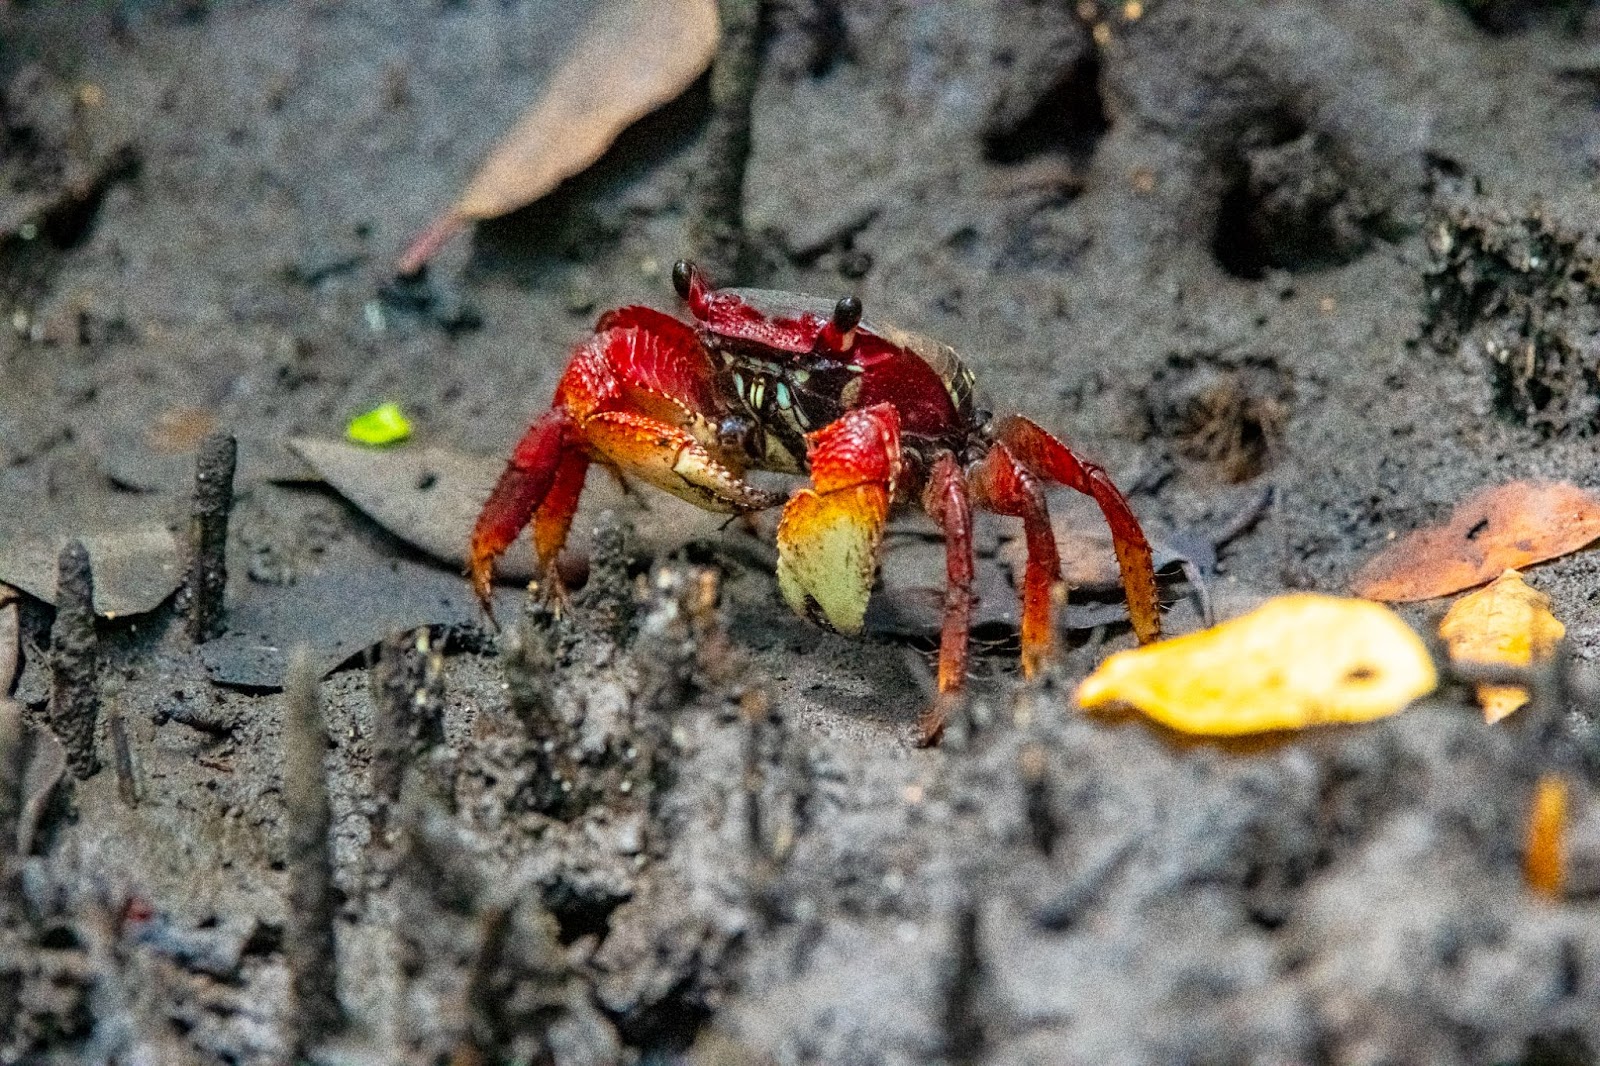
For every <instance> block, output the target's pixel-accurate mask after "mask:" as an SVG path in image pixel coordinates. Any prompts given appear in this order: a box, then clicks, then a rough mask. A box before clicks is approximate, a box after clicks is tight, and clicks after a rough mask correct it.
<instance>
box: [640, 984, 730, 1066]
mask: <svg viewBox="0 0 1600 1066" xmlns="http://www.w3.org/2000/svg"><path fill="white" fill-rule="evenodd" d="M710 1020H711V1010H710V1008H708V1007H706V1006H705V1005H704V1004H702V1003H696V1002H690V1001H688V1000H686V999H685V998H684V997H683V996H682V995H677V996H672V997H669V998H668V999H666V1000H663V1001H662V1002H661V1003H658V1004H656V1005H655V1006H654V1007H652V1008H651V1009H650V1010H648V1011H643V1012H641V1013H639V1014H636V1015H634V1016H632V1017H629V1018H624V1019H618V1020H617V1031H618V1032H619V1033H620V1034H621V1035H622V1040H623V1043H625V1044H627V1045H628V1046H629V1047H635V1048H640V1049H642V1050H643V1051H644V1059H643V1061H645V1062H668V1061H677V1056H679V1055H681V1054H682V1053H683V1052H685V1051H688V1050H689V1048H690V1047H691V1046H692V1045H693V1044H694V1041H695V1037H697V1036H699V1035H700V1030H701V1029H703V1028H704V1027H705V1025H706V1023H707V1022H709V1021H710Z"/></svg>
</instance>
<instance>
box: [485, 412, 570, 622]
mask: <svg viewBox="0 0 1600 1066" xmlns="http://www.w3.org/2000/svg"><path fill="white" fill-rule="evenodd" d="M576 433H577V425H576V423H575V422H574V421H573V419H572V416H571V415H570V414H568V413H567V411H566V410H565V409H564V408H560V407H556V408H553V409H551V410H549V411H546V412H545V413H544V414H543V415H541V416H539V418H538V420H537V421H535V422H534V423H533V425H532V426H530V427H528V432H527V433H525V434H523V436H522V440H520V441H518V442H517V448H516V451H514V452H512V453H511V460H510V462H508V463H506V468H505V470H504V471H503V472H502V473H501V475H500V480H499V481H497V482H495V486H494V491H493V492H491V493H490V494H489V499H488V501H487V502H485V503H484V505H483V510H482V511H480V512H478V521H477V524H476V525H474V526H473V528H472V545H471V549H470V552H469V555H468V569H469V572H470V574H471V576H472V589H473V591H474V592H476V593H477V594H478V600H479V601H480V602H481V603H483V604H484V605H485V607H487V605H488V603H489V583H490V581H491V580H492V579H493V576H494V560H495V557H496V556H498V555H499V554H500V553H501V552H503V551H505V550H506V549H507V548H509V547H510V546H511V544H512V542H513V541H515V540H516V539H517V534H518V533H521V532H522V527H523V526H525V525H527V524H528V519H529V518H531V517H532V516H533V514H534V512H535V511H537V510H539V508H540V505H541V504H542V503H544V502H545V499H546V497H547V495H548V494H549V492H550V487H551V485H552V484H553V483H554V482H555V481H556V480H557V478H556V475H557V471H558V470H559V469H560V468H561V467H562V466H563V463H564V461H565V460H566V459H567V458H568V457H569V456H572V455H574V454H575V455H577V456H578V457H579V458H580V459H582V460H583V463H584V466H585V467H587V466H588V462H589V460H588V456H586V455H584V453H583V452H582V450H581V444H579V443H578V441H577V439H576ZM574 449H580V450H577V451H574ZM571 507H572V509H573V510H576V508H577V498H576V495H575V494H574V496H573V498H572V500H571ZM571 520H572V515H571V513H570V511H569V512H568V513H567V515H566V516H565V518H564V519H563V520H562V524H561V529H562V532H563V533H564V532H565V530H566V523H569V522H571ZM547 521H550V522H553V521H554V513H553V512H552V516H551V518H550V519H547ZM560 547H561V545H560V544H559V543H557V544H556V545H555V549H554V550H553V551H552V552H551V554H552V555H553V554H554V553H555V551H559V550H560ZM540 559H541V561H545V559H544V545H543V544H541V545H540Z"/></svg>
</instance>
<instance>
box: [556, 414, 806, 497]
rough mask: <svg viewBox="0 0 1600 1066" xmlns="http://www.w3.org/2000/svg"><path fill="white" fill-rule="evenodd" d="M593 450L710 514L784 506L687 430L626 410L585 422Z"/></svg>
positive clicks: (614, 463) (617, 466) (585, 428)
mask: <svg viewBox="0 0 1600 1066" xmlns="http://www.w3.org/2000/svg"><path fill="white" fill-rule="evenodd" d="M583 436H584V439H585V440H586V441H587V442H588V444H589V447H590V448H591V449H593V450H594V451H595V452H597V453H598V454H599V455H600V456H601V457H602V458H604V459H605V460H606V461H608V462H610V463H611V464H612V465H614V466H615V467H616V468H617V469H619V470H621V471H622V472H623V473H625V474H632V475H633V476H634V477H636V478H638V479H639V480H641V481H647V482H649V483H650V484H652V485H655V486H656V487H657V488H661V489H665V490H666V491H668V492H670V493H672V494H673V495H674V496H677V497H679V498H681V499H685V500H688V501H689V502H690V503H692V504H695V505H696V506H699V507H703V508H705V509H706V510H708V511H723V512H727V513H731V514H739V513H743V512H747V511H760V510H763V509H765V508H768V507H774V506H776V505H777V504H779V503H781V502H782V500H783V497H782V496H778V495H774V494H773V493H770V492H762V491H761V490H760V489H757V488H755V487H754V486H752V485H750V484H747V483H746V482H745V481H744V479H742V478H741V477H739V475H738V474H736V473H735V472H734V471H732V470H729V469H728V468H727V467H726V466H724V465H723V464H722V463H721V462H720V461H718V459H717V458H716V457H715V456H714V455H712V454H711V453H710V452H709V451H707V450H706V448H705V446H704V445H702V444H701V443H700V442H699V441H698V440H696V439H695V438H694V436H693V435H692V434H690V433H689V432H688V431H687V430H685V429H681V428H679V427H677V426H672V425H668V424H667V423H665V422H659V421H657V420H656V419H654V418H650V417H648V416H646V415H639V414H634V413H632V412H628V411H605V412H602V413H600V414H596V415H591V416H589V417H588V418H586V419H585V420H584V422H583Z"/></svg>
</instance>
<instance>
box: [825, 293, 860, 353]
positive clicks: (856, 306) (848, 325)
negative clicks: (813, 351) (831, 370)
mask: <svg viewBox="0 0 1600 1066" xmlns="http://www.w3.org/2000/svg"><path fill="white" fill-rule="evenodd" d="M860 324H861V301H860V300H858V299H856V298H855V297H854V296H846V297H845V298H844V299H842V300H840V301H839V302H838V303H836V304H834V305H833V315H832V317H830V318H829V319H828V324H827V325H826V326H823V327H822V332H821V333H819V334H818V335H817V345H818V346H819V347H821V348H822V349H824V350H826V351H829V352H832V353H834V354H835V355H843V354H844V353H845V352H848V351H849V350H850V349H851V347H852V346H853V345H854V344H855V342H856V327H857V326H859V325H860Z"/></svg>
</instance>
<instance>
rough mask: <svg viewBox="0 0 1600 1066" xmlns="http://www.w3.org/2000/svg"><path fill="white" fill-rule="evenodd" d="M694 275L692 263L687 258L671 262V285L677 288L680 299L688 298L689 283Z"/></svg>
mask: <svg viewBox="0 0 1600 1066" xmlns="http://www.w3.org/2000/svg"><path fill="white" fill-rule="evenodd" d="M693 277H694V264H693V263H691V262H689V260H687V259H680V260H678V261H677V262H676V263H673V264H672V287H673V288H674V289H677V290H678V296H679V298H681V299H684V300H687V299H688V298H689V283H690V280H691V279H692V278H693Z"/></svg>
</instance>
